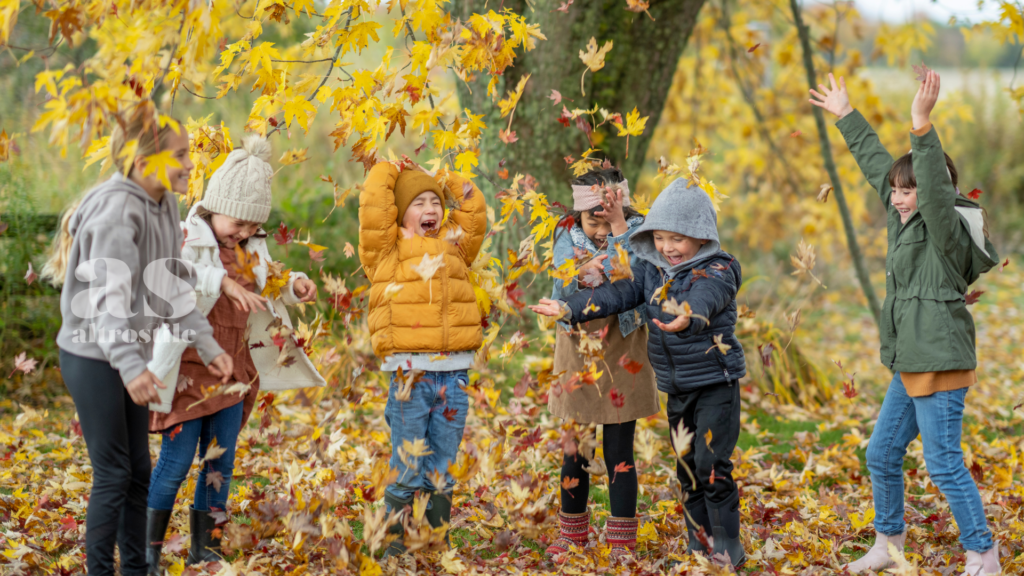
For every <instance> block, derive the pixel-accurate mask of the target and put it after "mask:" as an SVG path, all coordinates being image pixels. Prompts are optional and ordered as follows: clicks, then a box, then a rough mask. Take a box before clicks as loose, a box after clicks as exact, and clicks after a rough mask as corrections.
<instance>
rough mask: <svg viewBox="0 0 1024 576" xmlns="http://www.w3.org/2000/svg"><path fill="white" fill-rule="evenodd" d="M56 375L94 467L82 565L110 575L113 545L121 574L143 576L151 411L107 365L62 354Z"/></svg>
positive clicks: (97, 575) (97, 574)
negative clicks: (75, 413) (61, 379)
mask: <svg viewBox="0 0 1024 576" xmlns="http://www.w3.org/2000/svg"><path fill="white" fill-rule="evenodd" d="M60 372H61V376H63V377H64V384H65V385H67V387H68V391H69V392H71V397H72V398H73V399H74V401H75V408H76V409H77V410H78V419H79V421H80V422H81V424H82V435H83V436H85V445H86V448H88V450H89V461H90V462H91V463H92V493H91V494H90V496H89V511H88V513H87V515H86V520H85V555H86V567H87V568H88V571H89V574H90V576H106V575H108V574H109V575H113V574H114V573H115V571H114V544H117V547H118V548H119V549H120V551H121V574H123V575H125V576H130V575H135V574H139V575H142V574H145V573H146V496H147V495H148V493H149V470H150V462H149V407H148V406H139V405H137V404H135V403H134V402H132V399H131V397H130V396H129V395H128V390H127V389H126V388H125V387H124V383H123V382H122V381H121V375H120V374H119V373H118V372H117V370H114V368H113V367H112V366H111V365H110V363H109V362H104V361H102V360H93V359H92V358H83V357H81V356H75V355H74V354H71V353H68V352H65V351H64V350H61V351H60Z"/></svg>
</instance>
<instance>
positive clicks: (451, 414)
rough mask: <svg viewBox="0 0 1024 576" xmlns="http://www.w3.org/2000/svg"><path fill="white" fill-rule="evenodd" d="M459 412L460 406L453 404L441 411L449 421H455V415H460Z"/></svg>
mask: <svg viewBox="0 0 1024 576" xmlns="http://www.w3.org/2000/svg"><path fill="white" fill-rule="evenodd" d="M458 413H459V409H458V408H452V407H451V406H448V407H446V408H445V409H444V411H443V412H441V414H442V415H443V416H444V419H445V420H447V421H449V422H454V421H455V416H456V415H458Z"/></svg>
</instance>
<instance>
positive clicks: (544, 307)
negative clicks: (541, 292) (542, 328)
mask: <svg viewBox="0 0 1024 576" xmlns="http://www.w3.org/2000/svg"><path fill="white" fill-rule="evenodd" d="M530 310H533V311H534V312H536V313H537V314H540V315H541V316H550V317H552V318H561V317H562V316H564V315H565V311H564V310H562V305H561V304H559V303H558V301H557V300H551V299H549V298H541V299H540V302H539V303H537V304H534V305H531V306H530Z"/></svg>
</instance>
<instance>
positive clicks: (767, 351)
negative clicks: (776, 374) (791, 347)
mask: <svg viewBox="0 0 1024 576" xmlns="http://www.w3.org/2000/svg"><path fill="white" fill-rule="evenodd" d="M774 350H775V345H774V344H772V343H771V342H765V343H764V344H758V346H757V352H758V353H759V354H760V355H761V370H762V372H766V371H767V370H768V369H769V368H771V367H772V352H773V351H774Z"/></svg>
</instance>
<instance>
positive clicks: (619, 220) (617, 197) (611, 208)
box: [594, 184, 629, 236]
mask: <svg viewBox="0 0 1024 576" xmlns="http://www.w3.org/2000/svg"><path fill="white" fill-rule="evenodd" d="M623 198H624V196H623V194H622V189H621V188H619V187H618V186H617V185H615V184H612V185H610V186H608V193H607V194H605V195H604V197H603V198H602V199H601V211H600V212H594V216H600V217H602V218H604V219H605V220H607V221H608V223H609V224H611V226H612V235H613V236H622V235H623V234H625V233H626V232H628V231H629V226H627V225H626V215H625V213H624V212H623V211H622V203H623V201H624V200H623Z"/></svg>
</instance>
